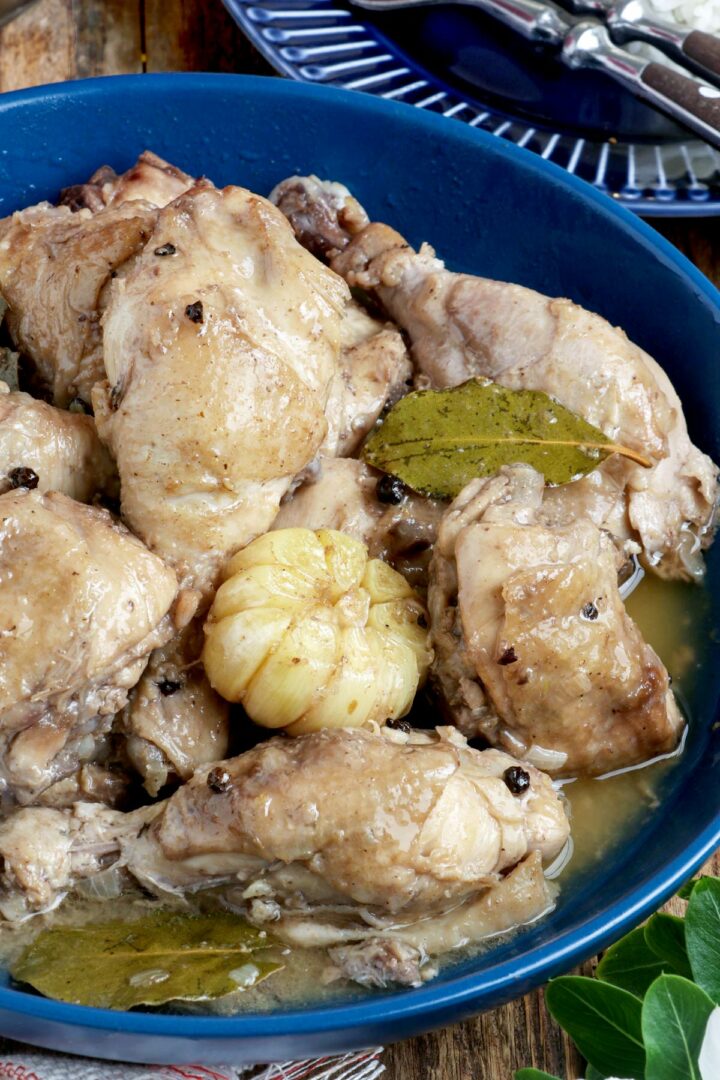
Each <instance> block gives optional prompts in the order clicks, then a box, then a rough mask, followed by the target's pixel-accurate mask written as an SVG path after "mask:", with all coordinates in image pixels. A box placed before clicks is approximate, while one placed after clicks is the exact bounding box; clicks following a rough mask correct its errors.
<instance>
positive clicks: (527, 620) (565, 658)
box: [428, 465, 683, 776]
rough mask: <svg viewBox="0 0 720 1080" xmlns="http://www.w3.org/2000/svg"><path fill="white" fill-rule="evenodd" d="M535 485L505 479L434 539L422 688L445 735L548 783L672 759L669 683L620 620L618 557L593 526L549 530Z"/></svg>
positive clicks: (469, 493) (526, 471) (480, 492)
mask: <svg viewBox="0 0 720 1080" xmlns="http://www.w3.org/2000/svg"><path fill="white" fill-rule="evenodd" d="M543 491H544V482H543V478H542V476H541V475H540V474H539V473H537V472H535V470H534V469H531V468H530V467H529V466H526V465H513V466H509V467H508V466H506V467H504V468H503V469H501V470H500V472H499V473H498V474H497V475H496V476H494V477H491V478H490V479H488V480H474V481H472V482H471V483H470V484H468V486H467V487H466V488H465V489H464V491H462V492H461V494H460V495H459V496H458V498H457V499H456V500H455V502H454V503H453V504H452V506H451V507H450V509H449V510H448V512H447V514H446V516H445V518H444V519H443V522H442V524H441V526H440V530H439V535H438V542H437V544H436V546H435V552H434V555H433V560H432V562H431V565H430V588H429V592H428V607H429V610H430V617H431V639H432V643H433V646H434V649H435V667H434V674H435V678H436V679H437V682H438V684H439V686H440V688H441V690H442V692H443V696H444V698H445V701H446V702H447V704H448V706H449V708H450V711H451V713H452V714H453V717H454V719H455V721H456V722H457V723H458V725H459V726H460V728H461V729H462V730H463V731H464V732H465V734H467V735H478V734H481V735H483V736H484V737H485V738H486V739H488V741H489V742H490V743H492V744H493V745H496V746H501V747H503V749H505V750H507V751H509V752H510V753H512V754H515V755H516V756H517V757H519V758H525V759H527V760H529V761H533V762H534V763H535V764H537V765H538V766H539V767H541V768H544V769H546V770H547V771H548V772H550V773H552V774H555V775H560V776H576V775H581V774H584V775H596V774H601V773H605V772H609V771H610V770H613V769H618V768H622V767H624V766H627V765H633V764H636V763H638V762H641V761H645V760H646V759H648V758H652V757H655V756H656V755H658V754H662V753H666V752H669V751H671V750H673V749H674V748H675V746H676V745H677V742H678V740H679V737H680V733H681V730H682V727H683V721H682V718H681V715H680V712H679V710H678V708H677V705H676V703H675V700H674V698H673V694H672V691H671V690H670V688H669V679H668V674H667V671H666V670H665V668H664V666H663V664H662V663H661V661H660V660H659V659H658V657H657V656H656V655H655V653H654V652H653V650H652V649H651V648H650V646H649V645H647V644H646V643H645V642H644V641H643V639H642V637H641V635H640V631H639V630H638V628H637V626H636V625H635V624H634V623H633V621H632V619H630V617H629V616H628V615H627V613H626V611H625V608H624V605H623V602H622V600H621V598H620V593H619V590H618V584H617V571H618V558H617V551H616V548H615V546H614V545H613V543H612V542H611V540H610V539H609V537H608V536H607V535H606V534H605V533H604V532H602V531H601V530H600V529H598V528H597V526H595V525H593V524H592V522H590V521H586V520H582V521H576V522H573V523H572V524H570V525H562V526H554V527H553V526H548V525H547V524H546V523H545V520H544V517H543Z"/></svg>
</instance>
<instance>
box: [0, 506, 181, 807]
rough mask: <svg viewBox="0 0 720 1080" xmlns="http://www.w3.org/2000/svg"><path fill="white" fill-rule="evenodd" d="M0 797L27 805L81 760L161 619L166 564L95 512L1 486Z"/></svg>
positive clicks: (168, 591)
mask: <svg viewBox="0 0 720 1080" xmlns="http://www.w3.org/2000/svg"><path fill="white" fill-rule="evenodd" d="M0 538H1V542H0V583H1V585H2V587H1V588H0V746H1V748H2V752H1V753H0V796H2V797H3V799H4V801H12V800H13V799H15V800H17V801H19V802H23V803H28V802H30V801H32V800H33V799H34V798H36V797H37V796H38V795H39V794H40V793H41V792H42V791H44V790H45V789H46V788H48V787H49V786H50V785H51V784H53V783H54V782H55V781H57V780H59V779H61V778H62V777H64V776H67V775H69V774H70V773H71V772H73V771H74V770H75V769H77V768H78V766H79V764H80V763H82V762H83V761H88V760H91V759H92V757H93V754H94V750H95V747H96V743H97V740H98V739H101V737H102V736H103V735H104V733H105V732H106V731H107V730H108V729H109V727H110V723H111V720H112V716H113V714H114V713H115V712H117V711H118V709H120V708H122V706H123V705H124V704H125V701H126V699H127V693H128V691H129V690H130V688H131V687H132V686H134V684H135V683H136V682H137V681H138V679H139V678H140V675H141V674H142V670H143V668H144V666H145V663H146V658H147V656H148V654H149V653H150V651H151V650H152V649H153V648H155V647H156V646H158V645H161V644H162V643H163V642H164V641H166V640H167V639H168V638H169V637H170V636H171V635H172V633H174V630H175V628H174V626H173V624H172V622H171V620H170V619H169V618H165V616H166V615H167V612H168V610H169V608H170V606H171V604H172V602H173V600H174V598H175V594H176V590H177V585H176V580H175V576H174V574H173V573H172V571H171V570H169V569H168V568H167V567H165V566H164V565H163V563H162V562H161V561H160V560H159V559H158V558H157V557H156V556H154V555H152V554H151V553H150V552H149V551H148V550H147V549H146V548H145V547H144V545H143V544H141V543H140V541H139V540H137V539H136V538H135V537H133V536H131V535H130V533H128V531H127V530H126V529H125V528H123V527H122V526H121V525H118V524H116V523H115V522H114V521H113V520H112V518H111V517H110V515H109V514H108V513H107V512H106V511H103V510H97V509H95V508H91V507H89V506H83V505H81V504H80V503H77V502H74V501H73V500H72V499H68V498H66V497H65V496H64V495H61V494H57V493H53V494H49V495H43V494H40V493H39V492H31V491H27V490H18V491H12V492H8V493H7V494H5V495H0Z"/></svg>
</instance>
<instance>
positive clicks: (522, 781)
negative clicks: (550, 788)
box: [503, 765, 530, 795]
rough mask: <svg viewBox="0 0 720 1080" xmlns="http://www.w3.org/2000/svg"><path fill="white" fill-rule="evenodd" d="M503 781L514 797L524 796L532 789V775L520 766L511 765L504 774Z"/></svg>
mask: <svg viewBox="0 0 720 1080" xmlns="http://www.w3.org/2000/svg"><path fill="white" fill-rule="evenodd" d="M503 780H504V781H505V783H506V785H507V787H508V789H509V790H510V791H512V793H513V795H522V793H523V792H524V791H527V789H528V788H529V787H530V774H529V773H527V772H525V770H524V769H522V768H521V767H520V766H519V765H511V766H510V768H509V769H506V770H505V772H504V773H503Z"/></svg>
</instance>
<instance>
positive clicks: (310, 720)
mask: <svg viewBox="0 0 720 1080" xmlns="http://www.w3.org/2000/svg"><path fill="white" fill-rule="evenodd" d="M377 702H378V689H377V685H376V672H375V657H374V654H373V652H372V651H371V649H370V647H369V646H368V643H367V639H366V634H365V630H364V628H363V627H357V626H350V627H347V628H346V629H345V630H344V631H343V634H342V656H341V659H340V663H339V664H338V666H337V668H336V669H335V674H334V676H333V677H332V679H331V680H330V682H329V683H328V685H327V686H326V687H325V689H324V690H323V692H322V695H321V696H320V697H319V698H318V700H317V701H315V702H313V704H312V705H311V706H310V708H309V709H308V711H307V712H306V713H305V715H304V716H303V717H301V719H300V720H297V721H296V722H295V723H294V724H292V725H291V726H290V727H289V728H288V732H289V734H290V735H304V734H305V733H306V732H309V731H319V730H320V728H330V727H361V726H362V724H364V723H365V721H366V720H368V719H370V718H371V717H374V716H375V712H376V708H377Z"/></svg>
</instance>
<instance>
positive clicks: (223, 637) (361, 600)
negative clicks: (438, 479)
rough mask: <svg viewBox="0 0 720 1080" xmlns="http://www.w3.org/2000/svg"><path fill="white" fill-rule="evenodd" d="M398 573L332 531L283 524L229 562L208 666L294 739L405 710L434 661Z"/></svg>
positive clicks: (211, 621)
mask: <svg viewBox="0 0 720 1080" xmlns="http://www.w3.org/2000/svg"><path fill="white" fill-rule="evenodd" d="M424 627H425V610H424V608H423V606H422V604H421V603H420V601H419V600H418V598H417V597H416V596H415V594H414V593H413V591H412V589H411V588H410V586H409V585H408V584H407V582H406V581H405V579H404V578H403V577H401V576H400V574H398V573H397V572H396V571H395V570H393V569H392V568H391V567H390V566H388V565H387V564H386V563H384V562H381V561H380V560H379V559H369V558H368V552H367V548H366V547H365V545H364V544H362V543H360V542H359V541H358V540H355V539H353V538H352V537H350V536H346V535H345V533H341V532H336V531H335V530H332V529H320V530H318V531H317V532H313V531H312V530H310V529H279V530H277V531H276V532H269V533H265V534H264V535H263V536H260V537H258V539H257V540H254V541H253V542H252V543H251V544H249V545H248V546H247V547H246V548H244V549H243V550H242V551H240V552H238V554H237V555H235V556H234V558H233V559H232V560H231V561H230V563H229V565H228V568H227V572H226V580H225V582H224V584H223V585H221V587H220V588H219V590H218V592H217V595H216V597H215V601H214V603H213V606H212V609H211V611H210V615H209V617H208V621H207V623H206V625H205V634H206V640H205V649H204V652H203V662H204V664H205V670H206V672H207V675H208V678H209V679H210V682H211V683H212V685H213V686H214V687H215V689H216V690H217V691H218V692H219V693H220V694H222V696H223V697H225V698H227V699H228V701H236V702H241V703H242V705H243V706H244V708H245V711H246V712H247V714H248V716H250V718H251V719H252V720H254V721H255V723H257V724H260V725H262V726H263V727H268V728H285V729H286V730H287V731H288V732H289V733H290V734H292V735H299V734H302V733H304V732H307V731H316V730H317V729H318V728H327V727H360V725H361V724H364V723H366V722H367V721H370V720H376V721H379V722H382V721H383V720H388V719H394V718H396V717H399V716H403V715H404V714H405V713H406V712H407V711H408V709H409V708H410V706H411V705H412V702H413V698H414V697H415V692H416V690H417V688H418V685H419V684H420V682H421V680H422V679H424V677H425V674H426V672H427V668H428V665H429V661H430V654H429V649H428V644H427V633H426V630H425V628H424Z"/></svg>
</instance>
